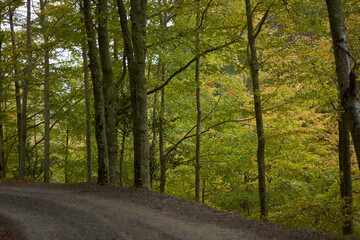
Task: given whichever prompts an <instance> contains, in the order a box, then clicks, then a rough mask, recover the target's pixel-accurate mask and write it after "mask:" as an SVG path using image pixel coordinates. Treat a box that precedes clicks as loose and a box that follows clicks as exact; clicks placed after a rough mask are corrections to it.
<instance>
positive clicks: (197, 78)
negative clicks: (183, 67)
mask: <svg viewBox="0 0 360 240" xmlns="http://www.w3.org/2000/svg"><path fill="white" fill-rule="evenodd" d="M197 3H198V9H197V16H196V27H197V28H200V0H197ZM199 47H200V33H199V31H197V33H196V40H195V51H196V56H199V53H200V51H199ZM195 83H196V112H197V118H196V149H195V153H196V156H195V202H198V203H199V202H200V184H201V183H200V168H201V163H200V161H201V159H200V154H201V90H200V87H201V82H200V57H198V58H197V59H196V61H195Z"/></svg>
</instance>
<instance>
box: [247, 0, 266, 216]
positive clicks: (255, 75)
mask: <svg viewBox="0 0 360 240" xmlns="http://www.w3.org/2000/svg"><path fill="white" fill-rule="evenodd" d="M245 4H246V16H247V26H248V41H249V48H250V56H249V63H250V68H251V78H252V83H253V94H254V105H255V117H256V132H257V137H258V147H257V163H258V174H259V196H260V214H261V218H262V219H263V220H266V216H267V212H268V206H267V196H266V179H265V137H264V126H263V119H262V109H261V94H260V85H259V67H258V60H257V55H256V48H255V39H256V36H255V35H254V28H253V20H252V17H253V16H252V10H251V2H250V0H245Z"/></svg>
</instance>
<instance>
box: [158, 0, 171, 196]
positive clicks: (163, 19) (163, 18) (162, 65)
mask: <svg viewBox="0 0 360 240" xmlns="http://www.w3.org/2000/svg"><path fill="white" fill-rule="evenodd" d="M159 4H161V1H159ZM163 4H164V5H165V4H168V2H167V1H163ZM168 21H169V19H168V16H167V14H166V13H163V14H161V15H160V25H161V27H162V28H163V33H164V35H166V34H167V29H166V28H167V23H168ZM158 70H159V76H160V79H161V82H162V83H164V82H165V81H166V47H165V46H162V53H161V55H160V59H159V69H158ZM164 129H165V88H162V89H161V99H160V114H159V138H160V139H159V157H160V193H165V188H166V168H167V164H166V157H165V154H164V148H165V146H164V140H165V136H164Z"/></svg>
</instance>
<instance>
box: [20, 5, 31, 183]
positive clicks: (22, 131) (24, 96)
mask: <svg viewBox="0 0 360 240" xmlns="http://www.w3.org/2000/svg"><path fill="white" fill-rule="evenodd" d="M26 15H27V16H26V36H27V39H26V50H27V53H28V60H27V69H26V76H25V78H24V84H23V92H22V104H21V128H20V147H19V179H24V177H25V161H26V133H27V129H26V111H27V97H28V91H29V83H30V80H31V77H32V68H33V66H32V65H33V59H32V57H33V56H32V49H31V48H32V46H31V45H32V37H31V0H27V14H26Z"/></svg>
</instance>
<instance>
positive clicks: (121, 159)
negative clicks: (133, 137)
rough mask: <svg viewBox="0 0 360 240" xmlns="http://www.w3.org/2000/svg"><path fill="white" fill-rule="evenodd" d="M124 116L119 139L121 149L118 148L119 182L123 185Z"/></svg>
mask: <svg viewBox="0 0 360 240" xmlns="http://www.w3.org/2000/svg"><path fill="white" fill-rule="evenodd" d="M126 131H127V130H126V118H124V125H123V129H122V140H121V150H120V163H119V184H120V186H123V185H124V183H123V176H122V173H123V162H124V153H125V141H126Z"/></svg>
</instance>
